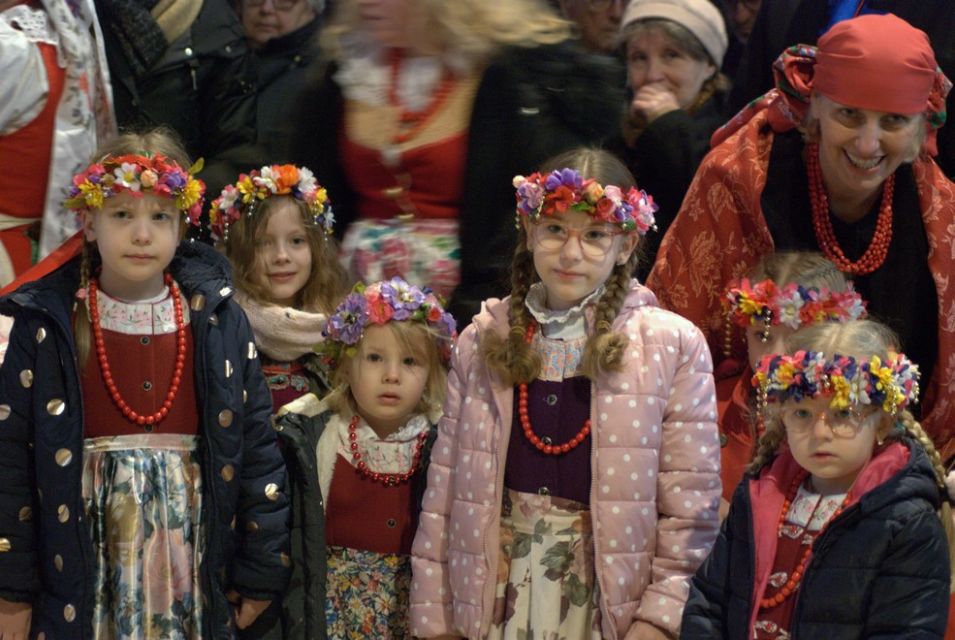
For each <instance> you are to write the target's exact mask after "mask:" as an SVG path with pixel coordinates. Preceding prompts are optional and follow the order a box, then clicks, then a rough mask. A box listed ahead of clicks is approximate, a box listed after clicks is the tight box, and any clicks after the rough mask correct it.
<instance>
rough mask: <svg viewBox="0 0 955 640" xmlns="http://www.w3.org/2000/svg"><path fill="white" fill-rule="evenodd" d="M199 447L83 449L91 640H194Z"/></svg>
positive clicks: (105, 445)
mask: <svg viewBox="0 0 955 640" xmlns="http://www.w3.org/2000/svg"><path fill="white" fill-rule="evenodd" d="M196 444H197V438H196V437H195V436H185V435H178V434H148V435H146V434H144V435H133V436H115V437H103V438H92V439H88V440H87V441H86V443H85V447H84V452H83V499H84V501H85V504H86V515H87V522H88V523H89V528H90V535H91V537H92V541H93V551H94V557H95V560H94V562H95V566H94V576H93V579H94V589H95V594H96V595H95V603H94V608H93V637H94V638H97V639H100V640H113V639H119V638H147V639H150V638H156V639H157V640H159V639H162V640H169V639H175V640H179V639H184V638H199V637H200V636H201V633H202V606H201V598H200V597H199V594H200V584H199V579H200V576H199V571H198V567H199V566H200V562H201V559H202V554H203V536H202V531H201V526H200V522H199V520H200V513H201V509H202V486H201V485H202V473H201V471H200V469H199V462H198V458H197V454H196Z"/></svg>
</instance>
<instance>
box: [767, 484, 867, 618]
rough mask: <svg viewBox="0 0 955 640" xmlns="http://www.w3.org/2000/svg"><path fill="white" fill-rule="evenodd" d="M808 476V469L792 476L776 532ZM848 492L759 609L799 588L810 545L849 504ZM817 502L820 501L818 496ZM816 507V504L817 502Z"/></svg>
mask: <svg viewBox="0 0 955 640" xmlns="http://www.w3.org/2000/svg"><path fill="white" fill-rule="evenodd" d="M807 477H809V472H808V471H803V472H802V473H799V474H797V475H796V477H795V478H793V481H792V484H791V485H790V486H789V491H787V492H786V499H785V500H784V501H783V508H782V509H781V510H780V512H779V524H778V526H777V529H776V530H777V532H781V531H782V530H783V527H784V526H785V525H786V516H787V515H788V514H789V509H790V507H791V506H792V504H793V501H794V500H795V499H796V494H797V493H799V486H800V485H801V484H802V483H803V482H805V480H806V478H807ZM849 500H850V494H849V493H846V497H845V498H844V499H843V501H842V504H840V505H839V508H838V509H836V511H835V513H833V514H832V517H830V518H829V519H828V520H827V521H826V524H824V525H823V526H822V528H821V529H820V530H819V531H818V532H817V533H816V535H814V536H813V542H812V543H811V544H807V545H805V546H806V548H805V550H804V551H803V553H802V557H801V558H800V559H799V564H797V565H796V568H795V570H793V572H792V573H791V574H790V575H789V579H788V580H786V584H784V585H783V586H782V587H781V588H780V589H779V591H777V592H776V594H775V595H773V596H771V597H769V598H760V599H759V607H760V609H772V608H773V607H778V606H779V605H780V604H782V603H783V602H785V600H786V598H788V597H789V596H791V595H792V594H793V593H794V592H795V591H796V589H798V588H799V583H800V582H802V579H803V576H804V575H805V573H806V565H808V564H809V556H810V555H811V554H812V546H813V544H814V543H815V541H816V540H817V539H818V538H819V536H821V535H822V534H823V532H824V531H825V530H826V527H828V526H829V523H830V522H832V521H833V520H835V519H836V518H838V517H839V514H841V513H842V512H843V510H844V509H845V508H846V505H848V504H849ZM819 502H820V503H821V502H822V498H821V497H820V499H819ZM817 508H818V504H817ZM811 521H812V516H811V515H810V516H809V522H807V523H806V530H807V531H808V530H809V523H810V522H811Z"/></svg>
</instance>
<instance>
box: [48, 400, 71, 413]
mask: <svg viewBox="0 0 955 640" xmlns="http://www.w3.org/2000/svg"><path fill="white" fill-rule="evenodd" d="M65 409H66V403H65V402H63V401H62V400H60V399H59V398H53V399H52V400H50V401H49V402H47V403H46V412H47V413H49V414H50V415H51V416H58V415H60V414H61V413H63V411H64V410H65Z"/></svg>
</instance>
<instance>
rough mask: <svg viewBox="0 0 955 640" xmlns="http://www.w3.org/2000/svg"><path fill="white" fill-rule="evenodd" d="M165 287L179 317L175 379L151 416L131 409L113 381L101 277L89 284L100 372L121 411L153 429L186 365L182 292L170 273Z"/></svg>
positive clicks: (165, 413) (166, 412) (176, 390)
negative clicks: (102, 314) (100, 302)
mask: <svg viewBox="0 0 955 640" xmlns="http://www.w3.org/2000/svg"><path fill="white" fill-rule="evenodd" d="M164 281H165V283H166V286H167V287H169V295H170V296H172V304H173V309H174V311H175V318H176V366H175V368H174V369H173V373H172V380H171V381H170V383H169V391H168V392H167V393H166V399H165V400H164V401H163V403H162V407H160V409H159V411H157V412H156V413H153V414H150V415H143V414H140V413H138V412H136V411H134V410H133V409H132V407H130V406H129V404H128V403H127V402H126V401H125V400H124V399H123V396H122V395H121V394H120V393H119V388H118V387H117V386H116V382H115V380H113V374H112V372H111V370H110V366H109V359H108V358H107V356H106V341H105V340H104V339H103V328H102V327H101V326H100V315H99V306H98V304H97V300H98V296H99V280H97V279H96V278H90V284H89V288H90V291H89V305H90V324H92V325H93V342H94V343H95V346H96V357H97V359H98V360H99V368H100V373H101V374H102V376H103V382H104V383H105V384H106V389H107V390H108V391H109V395H110V398H112V399H113V404H115V405H116V408H117V409H119V410H120V412H122V414H123V416H124V417H125V418H126V419H127V420H129V421H130V422H132V423H133V424H137V425H139V426H141V427H143V428H145V429H146V431H152V428H153V427H154V426H155V425H157V424H159V423H160V422H162V421H163V420H164V419H165V418H166V416H168V415H169V410H170V409H171V408H172V403H173V402H175V400H176V394H178V393H179V385H180V383H181V382H182V370H183V367H185V364H186V322H185V320H184V318H183V315H182V299H181V297H180V295H179V287H178V286H176V283H175V282H174V281H173V279H172V276H171V275H169V274H168V273H167V274H165V276H164Z"/></svg>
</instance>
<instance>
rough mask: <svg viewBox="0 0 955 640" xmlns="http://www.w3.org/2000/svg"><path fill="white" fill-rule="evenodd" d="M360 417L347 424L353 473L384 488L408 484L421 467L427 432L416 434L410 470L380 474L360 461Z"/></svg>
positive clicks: (356, 416) (353, 418)
mask: <svg viewBox="0 0 955 640" xmlns="http://www.w3.org/2000/svg"><path fill="white" fill-rule="evenodd" d="M360 420H361V417H360V416H359V415H358V414H355V416H354V417H352V419H351V422H349V423H348V447H349V448H350V449H351V457H352V459H353V460H354V461H355V471H357V472H358V474H359V475H361V476H362V477H364V478H368V479H369V480H373V481H375V482H380V483H381V484H383V485H385V486H386V487H396V486H398V485H399V484H402V483H404V482H408V480H410V479H411V477H412V476H413V475H414V474H415V473H417V471H418V467H420V466H421V454H422V452H423V451H424V443H425V441H427V439H428V432H427V431H424V432H422V433H420V434H418V438H417V439H418V442H416V443H415V450H414V457H413V458H412V460H411V468H410V469H408V470H407V471H406V472H405V473H381V472H378V471H372V470H371V469H369V468H368V465H367V464H366V463H365V461H364V460H362V459H361V452H360V451H359V450H358V432H357V430H358V422H359V421H360Z"/></svg>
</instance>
